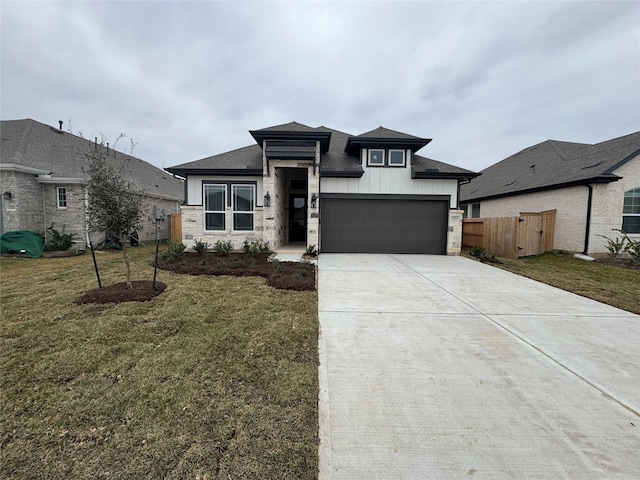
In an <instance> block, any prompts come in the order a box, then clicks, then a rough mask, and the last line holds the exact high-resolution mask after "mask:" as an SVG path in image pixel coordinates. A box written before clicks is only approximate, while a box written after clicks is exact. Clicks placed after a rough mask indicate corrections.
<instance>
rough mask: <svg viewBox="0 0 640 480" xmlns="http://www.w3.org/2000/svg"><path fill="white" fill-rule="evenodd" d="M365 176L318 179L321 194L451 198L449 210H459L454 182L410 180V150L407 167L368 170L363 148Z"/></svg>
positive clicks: (456, 184)
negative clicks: (444, 196) (436, 196)
mask: <svg viewBox="0 0 640 480" xmlns="http://www.w3.org/2000/svg"><path fill="white" fill-rule="evenodd" d="M361 155H362V167H363V169H364V174H363V175H362V177H360V178H332V177H328V178H321V179H320V192H321V193H362V194H366V193H369V194H371V193H379V194H395V195H450V201H449V208H457V207H458V180H457V179H412V178H411V150H407V151H406V159H407V166H406V167H369V166H367V149H365V148H363V149H362V153H361Z"/></svg>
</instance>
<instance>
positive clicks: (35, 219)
mask: <svg viewBox="0 0 640 480" xmlns="http://www.w3.org/2000/svg"><path fill="white" fill-rule="evenodd" d="M4 192H10V193H11V200H4V199H3V200H2V223H3V229H4V231H5V232H11V231H14V230H30V231H32V232H36V233H40V234H44V232H45V229H46V226H45V223H44V220H43V217H42V215H43V211H42V209H43V204H42V185H41V184H39V183H38V182H37V180H36V177H35V176H34V175H32V174H28V173H21V172H9V171H3V172H2V174H0V193H4Z"/></svg>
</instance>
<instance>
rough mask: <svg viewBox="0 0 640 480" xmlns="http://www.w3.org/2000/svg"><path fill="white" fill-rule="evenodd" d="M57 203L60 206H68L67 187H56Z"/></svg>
mask: <svg viewBox="0 0 640 480" xmlns="http://www.w3.org/2000/svg"><path fill="white" fill-rule="evenodd" d="M56 198H57V200H56V203H57V205H58V208H67V188H66V187H58V188H57V189H56Z"/></svg>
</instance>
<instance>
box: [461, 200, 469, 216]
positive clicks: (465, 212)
mask: <svg viewBox="0 0 640 480" xmlns="http://www.w3.org/2000/svg"><path fill="white" fill-rule="evenodd" d="M460 209H461V210H462V218H469V204H468V203H465V204H464V205H460Z"/></svg>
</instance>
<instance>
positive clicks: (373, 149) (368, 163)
mask: <svg viewBox="0 0 640 480" xmlns="http://www.w3.org/2000/svg"><path fill="white" fill-rule="evenodd" d="M371 152H382V163H372V162H371ZM385 160H386V159H385V150H384V148H370V149H369V150H367V166H368V167H384V166H385Z"/></svg>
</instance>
